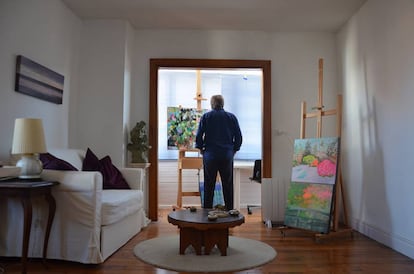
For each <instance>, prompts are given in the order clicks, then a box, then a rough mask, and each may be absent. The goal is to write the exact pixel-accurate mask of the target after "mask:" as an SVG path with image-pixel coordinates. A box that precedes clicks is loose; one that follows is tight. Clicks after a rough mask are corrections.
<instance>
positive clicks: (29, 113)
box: [0, 0, 81, 161]
mask: <svg viewBox="0 0 414 274" xmlns="http://www.w3.org/2000/svg"><path fill="white" fill-rule="evenodd" d="M80 26H81V24H80V21H79V19H78V18H77V17H76V16H74V15H73V14H72V13H71V12H70V11H69V10H68V9H67V8H66V7H65V6H64V5H63V4H62V3H61V2H60V1H54V0H33V1H24V0H1V1H0V41H1V42H0V98H1V99H0V117H1V119H0V140H1V142H0V161H7V160H8V159H9V153H10V149H11V145H12V136H13V128H14V120H15V119H16V118H19V117H37V118H41V119H43V126H44V129H45V137H46V145H47V147H49V148H50V147H64V146H67V145H68V121H69V100H70V95H71V90H72V89H74V88H75V86H76V79H75V77H74V75H73V74H72V72H73V71H72V69H73V67H74V66H76V61H77V56H78V43H79V32H80ZM17 55H24V56H25V57H28V58H30V59H32V60H34V61H35V62H38V63H40V64H42V65H44V66H46V67H48V68H49V69H52V70H54V71H56V72H58V73H60V74H63V75H64V76H65V83H64V91H63V104H62V105H57V104H53V103H50V102H47V101H43V100H40V99H37V98H34V97H31V96H27V95H24V94H21V93H17V92H15V91H14V79H15V67H16V56H17Z"/></svg>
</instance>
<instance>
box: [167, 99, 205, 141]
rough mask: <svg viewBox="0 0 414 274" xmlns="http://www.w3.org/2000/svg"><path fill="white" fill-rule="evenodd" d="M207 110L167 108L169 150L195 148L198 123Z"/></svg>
mask: <svg viewBox="0 0 414 274" xmlns="http://www.w3.org/2000/svg"><path fill="white" fill-rule="evenodd" d="M205 112H206V110H197V109H195V108H182V107H168V108H167V116H168V117H167V135H168V136H167V142H168V144H167V147H168V149H180V148H185V149H191V148H194V143H195V136H196V134H197V128H198V122H199V121H200V118H201V116H202V115H203V113H205Z"/></svg>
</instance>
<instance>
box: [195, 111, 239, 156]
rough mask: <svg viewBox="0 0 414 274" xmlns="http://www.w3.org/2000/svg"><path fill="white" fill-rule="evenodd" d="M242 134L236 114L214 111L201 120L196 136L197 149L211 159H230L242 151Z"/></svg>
mask: <svg viewBox="0 0 414 274" xmlns="http://www.w3.org/2000/svg"><path fill="white" fill-rule="evenodd" d="M241 144H242V134H241V131H240V127H239V122H238V121H237V118H236V116H235V115H234V114H232V113H230V112H227V111H225V110H224V109H219V110H216V109H213V110H211V111H209V112H207V113H205V114H204V115H203V116H202V117H201V119H200V123H199V126H198V130H197V135H196V148H198V149H200V150H203V151H204V157H207V158H209V159H230V158H232V157H233V155H234V153H235V152H236V151H239V150H240V146H241Z"/></svg>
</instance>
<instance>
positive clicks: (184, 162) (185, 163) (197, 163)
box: [173, 70, 206, 209]
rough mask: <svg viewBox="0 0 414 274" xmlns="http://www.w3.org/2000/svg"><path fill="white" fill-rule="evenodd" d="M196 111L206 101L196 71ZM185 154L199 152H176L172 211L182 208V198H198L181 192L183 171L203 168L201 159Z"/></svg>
mask: <svg viewBox="0 0 414 274" xmlns="http://www.w3.org/2000/svg"><path fill="white" fill-rule="evenodd" d="M194 99H195V100H197V110H201V101H203V100H206V99H205V98H203V96H202V92H201V73H200V70H197V91H196V97H195V98H194ZM186 152H199V150H198V149H180V150H179V152H178V191H177V205H176V206H173V209H176V208H182V206H183V197H188V196H200V192H199V191H183V169H198V171H199V172H200V169H202V168H203V158H202V157H200V156H198V157H187V156H186Z"/></svg>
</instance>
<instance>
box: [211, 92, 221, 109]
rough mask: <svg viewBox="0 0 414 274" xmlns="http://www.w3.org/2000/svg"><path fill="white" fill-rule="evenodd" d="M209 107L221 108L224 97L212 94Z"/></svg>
mask: <svg viewBox="0 0 414 274" xmlns="http://www.w3.org/2000/svg"><path fill="white" fill-rule="evenodd" d="M210 104H211V109H223V107H224V98H223V96H221V95H213V96H211V100H210Z"/></svg>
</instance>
